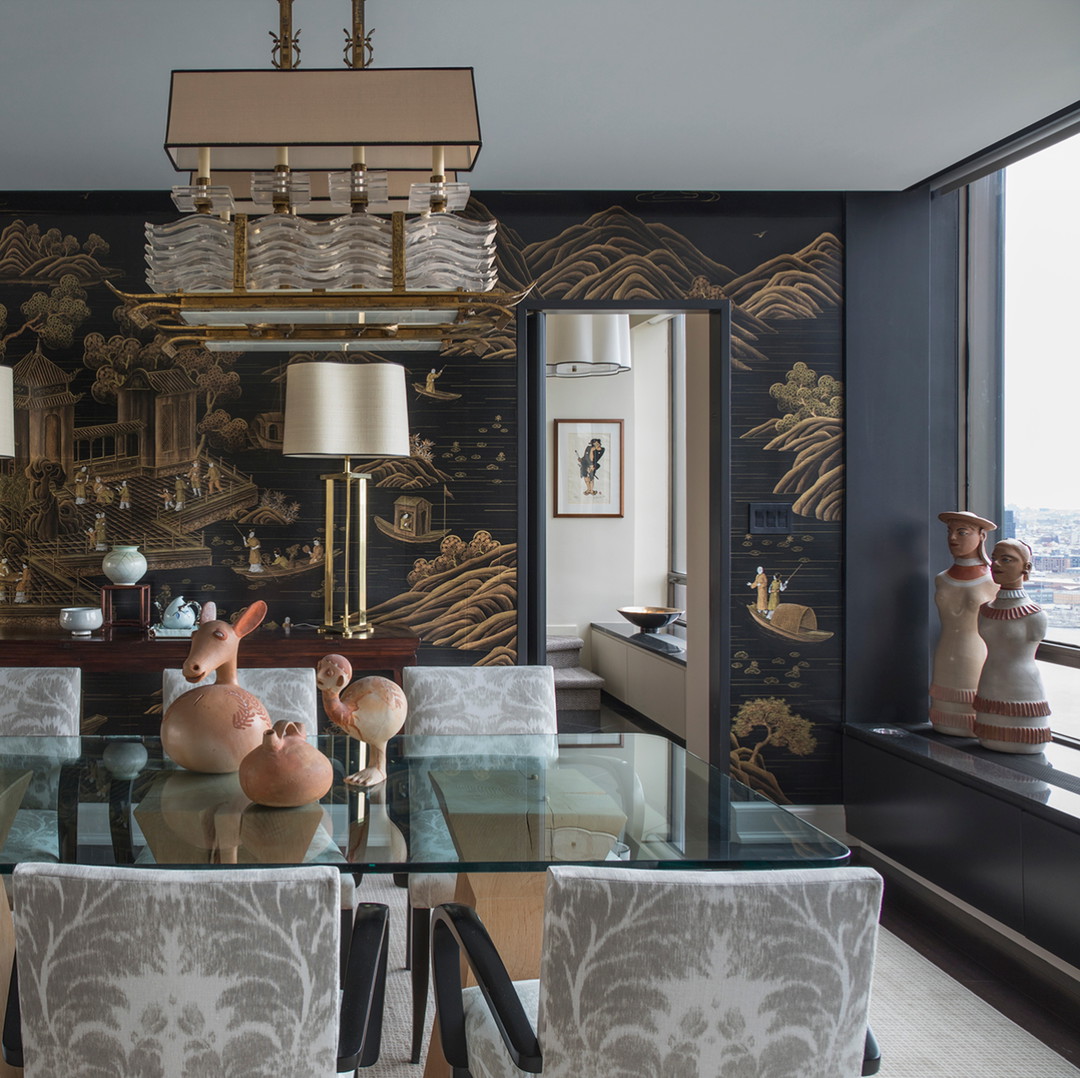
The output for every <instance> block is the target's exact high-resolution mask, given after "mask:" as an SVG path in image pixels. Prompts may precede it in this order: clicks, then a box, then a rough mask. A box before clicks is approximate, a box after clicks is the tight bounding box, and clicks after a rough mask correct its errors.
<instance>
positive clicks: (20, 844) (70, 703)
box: [0, 666, 82, 863]
mask: <svg viewBox="0 0 1080 1078" xmlns="http://www.w3.org/2000/svg"><path fill="white" fill-rule="evenodd" d="M81 725H82V671H81V670H80V669H79V667H77V666H5V667H0V737H3V738H4V739H5V740H4V743H3V765H4V768H5V770H7V771H9V772H11V773H17V772H20V771H25V772H27V773H28V774H27V775H26V778H25V783H26V785H25V787H24V788H23V789H22V792H21V793H20V792H19V789H18V788H17V787H12V789H11V790H10V791H8V792H7V793H5V794H4V795H2V796H0V802H2V803H0V847H2V849H0V860H3V861H10V862H13V863H14V862H16V861H21V860H24V859H28V860H48V861H55V860H57V859H58V858H59V850H60V839H59V833H58V830H57V828H58V817H57V811H56V810H57V795H58V793H59V788H60V772H61V768H62V767H63V765H64V763H65V761H67V760H74V759H77V758H78V756H79V752H80V745H79V741H78V735H79V729H80V727H81ZM69 739H70V740H69Z"/></svg>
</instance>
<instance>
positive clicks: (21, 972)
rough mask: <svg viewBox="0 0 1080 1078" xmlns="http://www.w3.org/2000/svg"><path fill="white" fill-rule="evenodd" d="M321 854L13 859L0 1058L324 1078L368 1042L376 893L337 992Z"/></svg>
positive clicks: (334, 892)
mask: <svg viewBox="0 0 1080 1078" xmlns="http://www.w3.org/2000/svg"><path fill="white" fill-rule="evenodd" d="M339 903H340V897H339V882H338V873H337V870H336V869H334V868H331V867H329V866H325V865H323V866H307V867H303V868H270V869H220V870H217V869H215V870H212V871H188V870H168V869H138V868H112V867H108V868H102V867H95V866H86V865H20V866H18V867H17V868H16V869H15V873H14V877H13V912H14V917H15V948H16V963H15V967H14V969H13V972H12V983H11V995H10V999H11V1000H15V1001H17V1004H18V1005H17V1007H15V1008H14V1009H13V1008H12V1006H11V1004H10V1003H9V1007H8V1013H7V1015H6V1018H5V1022H4V1034H3V1050H4V1058H5V1060H7V1062H8V1063H10V1064H12V1065H13V1066H22V1067H24V1068H25V1071H24V1073H25V1075H26V1078H37V1076H45V1075H48V1076H49V1078H52V1076H54V1075H58V1074H87V1073H91V1072H92V1073H95V1074H98V1073H100V1074H113V1075H135V1074H171V1075H180V1074H205V1075H237V1076H240V1075H243V1076H245V1078H258V1076H265V1078H282V1076H283V1075H288V1076H289V1078H324V1076H327V1075H331V1074H334V1073H343V1072H348V1073H351V1072H352V1071H354V1070H355V1069H356V1067H357V1066H361V1067H367V1066H370V1065H371V1064H372V1063H374V1062H375V1061H376V1060H377V1059H378V1056H379V1046H380V1045H379V1041H380V1035H381V1023H382V1006H383V992H384V985H385V975H386V922H387V907H386V906H384V905H379V904H375V903H371V904H365V905H361V906H360V907H358V909H357V917H356V921H355V927H354V929H353V934H352V942H351V946H350V948H349V964H348V969H347V971H346V973H345V978H344V990H343V991H339V970H338V954H339V939H338V933H339V926H340V919H339V917H338V906H339Z"/></svg>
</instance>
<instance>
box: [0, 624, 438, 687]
mask: <svg viewBox="0 0 1080 1078" xmlns="http://www.w3.org/2000/svg"><path fill="white" fill-rule="evenodd" d="M419 644H420V640H419V638H418V637H417V636H415V635H414V634H413V633H411V632H409V631H408V630H406V629H397V628H390V627H384V626H379V627H377V628H376V629H375V631H374V632H373V633H372V635H371V636H366V637H352V638H351V639H349V640H345V639H343V638H342V637H340V636H330V635H323V634H322V633H319V632H316V631H315V630H313V629H291V630H289V631H286V630H284V629H256V630H255V632H253V633H251V634H249V635H248V636H246V637H244V639H243V640H242V641H241V642H240V666H257V667H267V666H311V667H314V666H315V664H316V663H317V662H318V661H319V660H320V659H321V658H322V657H323V656H324V655H328V654H330V653H331V652H336V653H337V654H339V655H344V656H345V657H346V658H347V659H348V660H349V662H351V663H352V665H353V670H354V671H355V673H356V674H357V675H358V676H359V675H361V674H382V675H383V676H384V677H390V678H393V680H394V681H396V682H397V683H398V684H399V685H400V684H401V671H402V669H403V668H404V667H406V666H415V665H416V649H417V647H418V646H419ZM190 647H191V641H190V640H189V639H187V638H186V637H157V638H153V637H149V636H147V635H146V633H144V632H143V631H142V630H139V629H130V628H126V629H125V628H113V629H104V630H99V631H98V632H95V633H93V634H92V635H91V636H72V635H71V634H70V633H68V632H64V631H63V630H62V629H60V628H56V629H29V628H25V629H24V628H20V627H18V626H14V625H10V624H8V625H4V626H0V666H78V667H80V668H81V669H82V670H83V672H84V673H87V674H125V673H134V672H140V673H160V671H161V670H163V669H165V667H178V666H182V665H183V663H184V660H185V659H186V658H187V654H188V651H189V649H190Z"/></svg>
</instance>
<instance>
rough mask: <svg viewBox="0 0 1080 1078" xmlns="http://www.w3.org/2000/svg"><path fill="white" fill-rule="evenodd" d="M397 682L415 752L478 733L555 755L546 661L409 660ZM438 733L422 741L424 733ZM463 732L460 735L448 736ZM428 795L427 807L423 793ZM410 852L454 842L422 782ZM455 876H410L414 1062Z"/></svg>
mask: <svg viewBox="0 0 1080 1078" xmlns="http://www.w3.org/2000/svg"><path fill="white" fill-rule="evenodd" d="M402 687H403V688H404V690H405V696H406V698H407V699H408V701H409V713H408V717H407V718H406V720H405V729H404V733H405V734H407V735H409V737H408V746H409V747H408V752H409V754H410V755H412V756H417V755H425V754H433V753H439V754H440V755H442V756H447V755H451V756H452V755H454V754H455V753H460V754H465V755H468V754H471V753H472V752H474V751H475V748H474V746H473V745H472V744H470V742H471V739H472V738H474V737H475V735H477V734H505V735H518V736H516V737H513V738H509V739H508V740H507V741H505V742H504V743H503V744H502V745H501V747H500V751H501V752H503V753H505V754H506V755H513V756H535V755H538V754H541V753H542V754H545V755H552V756H554V755H557V754H558V741H557V734H558V721H557V718H556V714H555V675H554V672H553V671H552V668H551V667H550V666H487V667H484V666H407V667H405V669H404V672H403V678H402ZM429 734H430V735H437V736H436V737H433V738H432V741H431V742H430V745H429V746H425V741H424V738H425V736H426V735H429ZM454 734H458V735H461V737H460V740H457V739H455V738H454V737H452V736H451V735H454ZM425 797H430V800H431V804H430V806H429V808H428V809H427V810H425V809H424V808H423V807H422V805H423V799H424V798H425ZM410 799H411V801H412V806H411V809H410V820H411V822H412V833H411V834H410V836H409V844H410V848H411V849H412V850H413V851H414V852H422V853H424V854H425V855H428V859H429V860H434V859H436V857H437V855H438V854H437V851H438V848H439V847H440V845H441V846H447V847H448V848H449V851H450V852H449V857H448V860H453V857H454V855H453V852H452V851H453V842H452V840H451V838H450V835H449V832H448V831H447V830H446V824H445V822H444V820H443V815H442V811H441V809H440V808H439V807H438V805H437V803H436V802H435V800H434V797H431V796H430V791H429V790H425V789H422V788H420V786H419V784H418V785H417V786H416V788H414V789H413V790H411V791H410ZM456 886H457V876H456V875H454V874H453V873H430V872H427V873H424V872H419V873H416V872H414V873H411V874H410V875H409V907H410V917H409V945H408V949H409V963H410V967H411V970H412V997H413V1037H412V1061H413V1062H414V1063H417V1062H419V1060H420V1053H421V1051H422V1048H423V1039H424V1020H425V1017H426V1012H427V993H428V981H429V970H428V934H429V932H430V925H431V910H432V908H433V907H434V906H437V905H439V904H440V903H442V902H450V901H452V900H453V898H454V892H455V889H456Z"/></svg>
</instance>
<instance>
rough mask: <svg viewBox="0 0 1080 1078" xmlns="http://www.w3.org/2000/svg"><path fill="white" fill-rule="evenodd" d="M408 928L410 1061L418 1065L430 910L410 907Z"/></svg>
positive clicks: (426, 986)
mask: <svg viewBox="0 0 1080 1078" xmlns="http://www.w3.org/2000/svg"><path fill="white" fill-rule="evenodd" d="M409 927H410V931H411V933H412V948H411V951H412V1005H413V1031H412V1061H413V1063H419V1062H420V1053H421V1052H422V1051H423V1048H424V1043H423V1042H424V1021H425V1019H426V1018H427V994H428V967H429V966H430V964H431V962H430V958H429V951H430V947H431V943H430V940H429V938H428V937H429V934H430V932H431V910H429V909H428V908H427V907H426V906H423V907H410V909H409Z"/></svg>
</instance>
